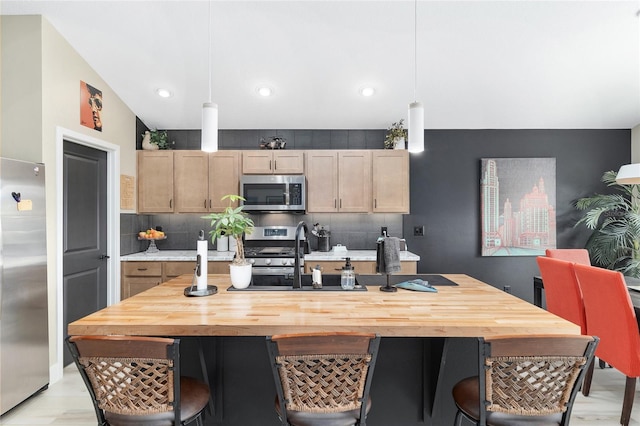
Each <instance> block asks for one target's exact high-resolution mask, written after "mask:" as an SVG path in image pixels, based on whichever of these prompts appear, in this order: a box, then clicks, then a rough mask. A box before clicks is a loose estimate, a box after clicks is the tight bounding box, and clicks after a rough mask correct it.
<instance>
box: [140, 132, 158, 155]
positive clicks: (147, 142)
mask: <svg viewBox="0 0 640 426" xmlns="http://www.w3.org/2000/svg"><path fill="white" fill-rule="evenodd" d="M142 149H144V150H147V151H156V150H158V149H159V147H158V145H156V144H154V143H151V133H149V131H148V130H147V131H146V132H144V137H143V138H142Z"/></svg>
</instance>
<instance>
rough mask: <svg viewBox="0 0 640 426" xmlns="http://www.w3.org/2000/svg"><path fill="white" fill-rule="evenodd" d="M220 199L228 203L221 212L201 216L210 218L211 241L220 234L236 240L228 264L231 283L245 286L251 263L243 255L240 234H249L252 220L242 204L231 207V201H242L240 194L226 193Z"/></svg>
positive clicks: (248, 277) (249, 279) (246, 285)
mask: <svg viewBox="0 0 640 426" xmlns="http://www.w3.org/2000/svg"><path fill="white" fill-rule="evenodd" d="M222 200H223V201H224V200H227V201H228V202H229V205H228V206H227V207H225V209H224V210H223V211H222V212H220V213H211V214H208V215H207V216H202V218H203V219H210V220H211V230H210V231H209V235H210V236H211V242H212V243H213V242H215V241H216V238H220V237H222V236H228V237H229V238H234V239H235V240H236V242H237V244H236V255H235V257H234V259H233V261H232V262H231V265H229V268H230V275H231V285H233V286H234V287H236V288H246V287H248V286H249V284H250V283H251V264H250V263H249V262H247V261H246V259H245V257H244V244H243V242H242V235H243V234H250V233H251V232H252V231H253V220H251V219H250V218H249V217H248V216H247V214H246V213H245V212H243V211H242V210H243V208H244V206H238V207H233V203H235V202H237V201H239V200H242V201H244V198H242V197H241V196H239V195H233V194H228V195H225V196H224V197H222Z"/></svg>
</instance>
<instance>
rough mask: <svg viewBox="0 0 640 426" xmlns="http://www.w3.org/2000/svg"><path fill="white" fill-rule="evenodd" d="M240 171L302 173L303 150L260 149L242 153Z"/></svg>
mask: <svg viewBox="0 0 640 426" xmlns="http://www.w3.org/2000/svg"><path fill="white" fill-rule="evenodd" d="M242 173H244V174H247V175H251V174H254V175H269V174H280V175H299V174H303V173H304V154H303V151H296V150H289V151H288V150H260V151H244V152H243V153H242Z"/></svg>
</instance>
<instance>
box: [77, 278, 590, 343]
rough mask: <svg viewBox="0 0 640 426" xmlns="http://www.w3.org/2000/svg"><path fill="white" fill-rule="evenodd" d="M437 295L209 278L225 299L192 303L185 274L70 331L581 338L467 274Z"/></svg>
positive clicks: (198, 299)
mask: <svg viewBox="0 0 640 426" xmlns="http://www.w3.org/2000/svg"><path fill="white" fill-rule="evenodd" d="M443 276H444V277H446V278H448V279H450V280H451V281H453V282H455V283H457V284H458V285H457V286H438V287H436V288H437V289H438V293H427V292H413V291H407V290H402V289H400V290H398V292H396V293H385V292H382V291H379V289H378V287H377V286H373V287H369V288H368V291H366V292H364V291H354V292H345V291H312V290H308V291H269V292H267V291H264V292H263V291H227V288H228V287H229V286H230V283H229V277H228V275H210V276H209V283H210V284H214V285H216V286H217V287H218V293H217V294H215V295H212V296H206V297H185V296H184V295H183V291H184V288H185V287H187V286H189V285H190V284H191V278H192V277H191V275H183V276H180V277H178V278H175V279H173V280H171V281H168V282H166V283H163V284H161V285H159V286H157V287H154V288H152V289H150V290H147V291H145V292H143V293H141V294H138V295H136V296H133V297H131V298H128V299H125V300H123V301H122V302H120V303H118V304H115V305H113V306H110V307H107V308H106V309H103V310H101V311H98V312H96V313H94V314H91V315H89V316H87V317H85V318H82V319H79V320H77V321H75V322H73V323H71V324H69V329H68V331H69V334H70V335H76V334H98V335H100V334H129V335H146V336H167V335H170V336H267V335H272V334H277V333H296V332H312V331H325V330H328V331H331V330H332V331H365V332H376V333H379V334H380V335H381V336H383V337H478V336H484V337H486V336H492V335H501V334H543V333H551V334H561V333H568V334H579V332H580V329H579V327H577V326H576V325H574V324H572V323H569V322H567V321H565V320H563V319H561V318H559V317H556V316H555V315H552V314H550V313H548V312H547V311H545V310H542V309H540V308H537V307H535V306H533V305H531V304H530V303H527V302H525V301H523V300H521V299H518V298H517V297H514V296H512V295H510V294H507V293H504V292H502V291H500V290H498V289H496V288H494V287H492V286H490V285H487V284H485V283H482V282H481V281H478V280H476V279H474V278H471V277H469V276H466V275H457V274H451V275H443Z"/></svg>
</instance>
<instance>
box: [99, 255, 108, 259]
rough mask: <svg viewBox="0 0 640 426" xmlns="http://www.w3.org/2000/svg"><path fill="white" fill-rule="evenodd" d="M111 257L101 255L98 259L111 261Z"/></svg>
mask: <svg viewBox="0 0 640 426" xmlns="http://www.w3.org/2000/svg"><path fill="white" fill-rule="evenodd" d="M109 257H110V256H107V255H106V254H101V255H100V257H99V258H98V259H100V260H105V259H109Z"/></svg>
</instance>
